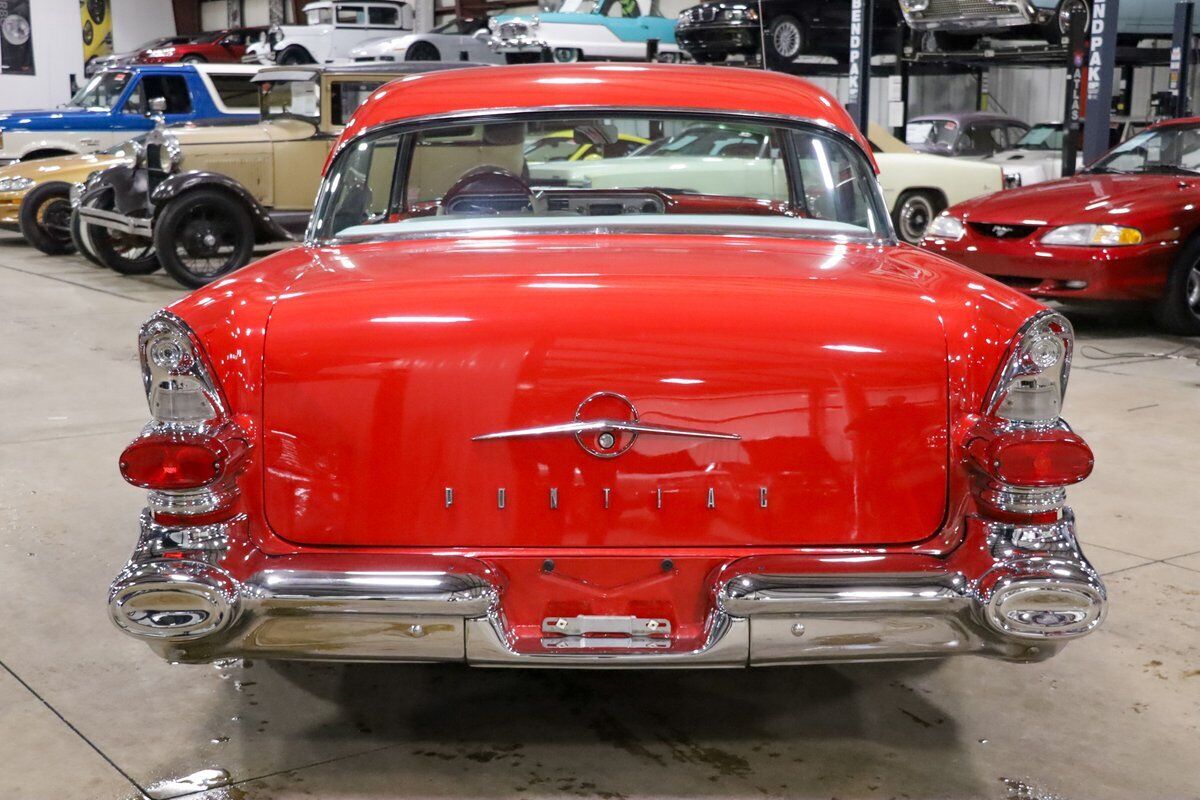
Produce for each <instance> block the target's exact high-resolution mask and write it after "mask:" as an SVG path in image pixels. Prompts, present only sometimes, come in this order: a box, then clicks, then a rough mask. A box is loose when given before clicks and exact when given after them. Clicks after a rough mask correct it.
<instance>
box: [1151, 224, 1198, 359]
mask: <svg viewBox="0 0 1200 800" xmlns="http://www.w3.org/2000/svg"><path fill="white" fill-rule="evenodd" d="M1154 321H1155V322H1157V323H1158V326H1159V327H1160V328H1162V329H1163V330H1165V331H1168V332H1170V333H1177V334H1179V335H1181V336H1200V238H1194V239H1192V241H1190V242H1188V244H1187V245H1186V246H1185V247H1184V248H1183V250H1182V251H1181V252H1180V253H1179V257H1178V258H1176V259H1175V264H1174V265H1173V266H1172V267H1171V272H1170V273H1169V274H1168V275H1167V286H1166V290H1165V291H1164V292H1163V296H1162V297H1161V298H1159V300H1158V302H1156V303H1155V304H1154Z"/></svg>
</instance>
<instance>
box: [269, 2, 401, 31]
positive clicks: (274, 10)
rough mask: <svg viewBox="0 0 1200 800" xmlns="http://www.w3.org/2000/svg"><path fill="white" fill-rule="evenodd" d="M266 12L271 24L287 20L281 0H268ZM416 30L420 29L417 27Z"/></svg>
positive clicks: (281, 23)
mask: <svg viewBox="0 0 1200 800" xmlns="http://www.w3.org/2000/svg"><path fill="white" fill-rule="evenodd" d="M267 13H268V14H269V15H270V17H269V21H270V23H271V24H272V25H283V24H284V23H285V22H286V21H287V14H286V12H284V10H283V0H270V2H269V3H268V5H267ZM417 30H421V29H420V28H417Z"/></svg>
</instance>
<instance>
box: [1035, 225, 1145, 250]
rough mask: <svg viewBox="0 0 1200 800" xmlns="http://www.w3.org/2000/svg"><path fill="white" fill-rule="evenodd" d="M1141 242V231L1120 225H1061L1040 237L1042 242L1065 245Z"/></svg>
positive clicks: (1120, 244)
mask: <svg viewBox="0 0 1200 800" xmlns="http://www.w3.org/2000/svg"><path fill="white" fill-rule="evenodd" d="M1141 243H1142V232H1141V231H1139V230H1138V229H1137V228H1125V227H1122V226H1120V225H1063V226H1062V227H1061V228H1055V229H1054V230H1052V231H1050V232H1049V233H1047V234H1046V235H1045V236H1043V237H1042V244H1056V245H1061V246H1065V247H1125V246H1127V245H1131V244H1141Z"/></svg>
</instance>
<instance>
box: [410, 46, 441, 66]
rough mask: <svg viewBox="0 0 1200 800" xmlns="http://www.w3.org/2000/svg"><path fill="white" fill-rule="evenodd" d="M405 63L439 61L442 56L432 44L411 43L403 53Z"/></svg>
mask: <svg viewBox="0 0 1200 800" xmlns="http://www.w3.org/2000/svg"><path fill="white" fill-rule="evenodd" d="M404 60H405V61H441V60H442V54H441V53H440V52H439V51H438V49H437V47H436V46H435V45H434V44H433V42H413V43H412V45H411V46H410V47H409V48H408V50H407V52H405V53H404Z"/></svg>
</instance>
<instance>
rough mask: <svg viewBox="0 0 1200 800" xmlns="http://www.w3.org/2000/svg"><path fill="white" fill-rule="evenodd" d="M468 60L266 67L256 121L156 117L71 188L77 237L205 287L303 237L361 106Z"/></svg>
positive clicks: (103, 252) (97, 256)
mask: <svg viewBox="0 0 1200 800" xmlns="http://www.w3.org/2000/svg"><path fill="white" fill-rule="evenodd" d="M464 66H473V65H471V64H466V63H461V62H446V63H441V62H415V63H405V62H398V63H384V62H376V63H370V64H350V65H343V66H319V65H311V66H289V67H274V68H268V69H264V70H263V71H261V72H260V73H259V74H258V75H256V76H255V78H254V82H255V83H256V84H257V85H258V87H259V93H260V102H261V107H262V119H261V121H259V122H257V123H255V124H236V125H208V126H205V127H190V126H184V127H172V128H170V129H167V128H165V127H164V126H162V125H160V126H159V127H158V128H156V129H155V130H154V131H152V132H151V133H150V134H149V135H148V136H147V138H146V140H145V141H144V142H143V143H140V144H139V145H137V146H136V147H135V151H134V159H133V161H132V163H127V164H121V165H118V166H115V167H111V168H110V169H107V170H105V171H103V172H99V173H96V174H94V175H92V176H91V177H90V178H89V179H88V181H87V183H86V184H84V185H83V186H81V187H77V188H76V190H75V192H74V195H73V197H72V204H73V209H74V210H73V214H75V215H77V218H76V220H75V222H76V224H75V225H74V226H73V228H74V230H75V232H76V239H77V241H76V244H77V246H78V247H79V249H80V250H81V251H82V252H84V254H85V255H87V256H89V257H91V258H93V259H94V260H97V261H99V262H100V263H102V264H104V265H105V266H108V267H111V268H112V269H115V270H117V271H118V272H122V273H125V274H146V273H149V272H153V271H154V270H156V269H158V267H159V266H162V267H163V268H164V269H165V270H166V271H167V272H168V273H169V274H170V275H171V276H172V277H173V278H175V280H177V281H179V282H180V283H181V284H183V285H184V286H188V287H192V288H194V287H198V286H202V285H204V284H206V283H209V282H210V281H212V280H214V279H215V278H217V277H219V276H221V275H224V274H226V273H228V272H230V271H231V270H234V269H237V268H238V267H240V266H242V265H244V264H246V263H247V262H249V261H250V258H251V256H252V253H253V250H254V246H255V245H256V244H259V243H264V242H271V241H287V240H292V239H297V238H300V237H301V235H302V234H303V232H304V229H305V227H306V226H307V224H308V219H309V216H310V215H311V213H312V207H313V201H314V199H315V197H316V194H317V188H318V186H319V185H320V182H321V169H322V167H323V166H324V164H325V159H326V157H327V156H328V154H329V150H330V148H331V147H332V146H333V143H334V141H335V139H336V138H337V135H338V134H339V133H340V132H341V130H342V127H343V126H344V125H345V123H346V121H347V120H348V119H349V118H350V116H351V115H352V114H353V113H354V111H355V109H357V108H358V106H359V104H360V103H361V102H362V101H363V100H365V99H366V98H367V97H369V96H370V94H371V93H372V92H373V91H375V89H377V88H379V87H380V86H381V85H383V84H384V83H387V82H388V81H391V80H393V79H395V78H398V77H401V76H403V75H407V74H411V73H415V72H425V71H431V70H438V69H454V68H459V67H464Z"/></svg>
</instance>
